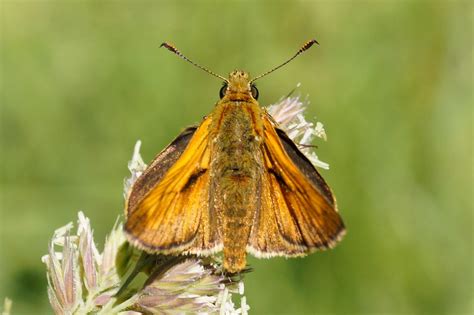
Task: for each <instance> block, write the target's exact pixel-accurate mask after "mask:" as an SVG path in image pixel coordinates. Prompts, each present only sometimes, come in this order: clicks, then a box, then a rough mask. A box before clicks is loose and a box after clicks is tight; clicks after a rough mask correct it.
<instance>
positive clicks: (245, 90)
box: [219, 70, 258, 101]
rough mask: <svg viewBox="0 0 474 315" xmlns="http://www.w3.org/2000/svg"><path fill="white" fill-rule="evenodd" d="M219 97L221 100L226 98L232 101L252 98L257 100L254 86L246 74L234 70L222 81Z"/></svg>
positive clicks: (256, 91)
mask: <svg viewBox="0 0 474 315" xmlns="http://www.w3.org/2000/svg"><path fill="white" fill-rule="evenodd" d="M219 95H220V98H221V99H222V98H224V97H227V98H229V99H230V100H233V101H236V100H248V99H252V98H253V99H255V100H256V99H257V98H258V90H257V88H256V87H255V84H253V83H251V81H250V76H249V74H248V73H247V72H245V71H241V70H234V71H232V72H231V73H230V74H229V79H228V80H226V81H224V84H223V86H222V88H221V90H220V92H219Z"/></svg>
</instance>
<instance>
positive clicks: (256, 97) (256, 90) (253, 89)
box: [250, 84, 258, 100]
mask: <svg viewBox="0 0 474 315" xmlns="http://www.w3.org/2000/svg"><path fill="white" fill-rule="evenodd" d="M250 91H251V92H252V97H253V98H254V99H256V100H258V89H257V87H256V86H255V85H254V84H252V85H251V86H250Z"/></svg>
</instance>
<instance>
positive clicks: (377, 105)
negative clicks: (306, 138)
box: [0, 0, 474, 314]
mask: <svg viewBox="0 0 474 315" xmlns="http://www.w3.org/2000/svg"><path fill="white" fill-rule="evenodd" d="M472 14H473V6H472V4H471V3H470V2H461V1H436V2H430V1H419V2H418V1H388V0H387V1H337V2H336V1H334V2H330V1H322V2H316V1H229V2H223V1H201V2H195V1H183V2H180V3H178V1H176V2H174V1H169V2H165V1H125V0H122V1H90V2H89V1H5V0H4V1H2V2H1V17H0V19H1V21H0V23H1V33H0V40H1V47H0V50H1V51H0V52H1V68H0V74H1V187H0V189H1V218H0V229H1V232H0V233H1V234H0V242H1V243H0V248H1V253H0V264H1V266H0V299H3V297H5V296H8V297H10V298H12V299H13V301H14V305H13V311H14V313H15V314H48V313H50V312H51V311H50V308H49V305H48V301H47V295H46V279H45V269H44V266H43V265H42V263H41V262H40V258H41V256H42V255H43V254H45V253H46V251H47V245H48V239H49V238H50V237H51V235H52V233H53V231H54V229H55V228H57V227H59V226H62V225H64V224H65V223H67V222H69V221H72V220H75V219H76V213H77V211H78V210H84V211H85V213H86V214H87V215H88V216H89V217H90V218H91V220H92V224H93V226H94V227H95V236H96V240H97V241H98V242H99V243H100V244H101V243H102V242H103V240H104V236H105V234H106V232H107V231H108V230H110V228H111V227H112V225H113V224H114V221H115V220H116V218H117V216H118V215H119V214H121V213H122V211H123V197H122V184H123V178H124V177H126V176H127V175H128V170H127V161H128V160H129V159H130V157H131V153H132V149H133V146H134V143H135V141H136V140H137V139H141V140H142V141H143V146H142V154H143V156H144V159H145V160H146V161H149V160H151V159H152V158H153V156H154V155H155V154H156V153H158V152H159V151H160V150H161V149H162V148H163V147H164V146H165V145H166V144H167V143H169V142H170V141H171V140H172V139H173V138H174V137H175V136H176V135H177V134H178V133H179V132H180V130H182V129H183V128H184V127H185V126H188V125H191V124H195V123H198V122H199V121H200V119H201V118H202V117H203V116H204V115H206V114H207V113H209V112H210V111H211V110H212V109H213V106H214V104H215V102H216V101H217V99H218V91H219V88H220V85H221V83H220V82H219V81H218V80H216V79H215V78H213V77H211V76H208V75H206V74H205V73H203V72H201V71H198V70H197V69H195V68H193V67H192V66H191V65H189V64H187V63H185V62H183V61H182V60H180V59H179V58H176V56H173V55H172V54H170V53H169V52H167V51H166V50H164V49H161V50H160V49H158V47H159V44H160V43H161V42H162V41H164V40H167V41H171V42H173V43H174V44H176V45H177V46H178V47H179V48H180V49H181V50H182V51H183V52H184V53H185V54H186V55H188V56H189V57H190V58H192V59H193V60H195V61H197V62H199V63H201V64H203V65H206V66H208V67H209V68H211V69H213V70H214V71H216V72H218V73H221V74H226V73H228V72H229V71H231V70H233V69H234V68H243V69H245V70H248V71H250V72H251V73H253V74H259V73H261V72H263V71H266V70H268V69H269V68H270V67H273V66H275V65H277V64H279V63H281V62H282V61H283V60H285V59H286V58H287V57H289V56H290V55H291V54H293V53H294V52H295V51H296V50H297V49H298V48H299V47H300V45H301V44H302V43H304V42H305V41H306V40H308V39H310V38H313V37H315V38H317V39H318V40H319V42H320V43H321V45H320V46H319V47H317V48H313V49H311V50H310V51H308V52H307V53H305V54H304V55H302V56H301V57H299V58H298V59H296V60H295V61H293V62H292V63H291V64H290V65H288V66H286V67H285V68H284V69H281V70H279V71H278V72H275V73H274V74H272V75H271V76H268V77H267V78H265V79H262V80H261V81H260V82H258V85H259V90H260V102H261V104H262V105H266V104H270V103H272V102H274V101H276V100H278V99H279V98H280V97H281V96H283V95H286V94H287V93H288V92H289V91H290V90H291V89H293V88H294V87H295V86H296V84H297V83H298V82H301V83H302V86H301V88H300V89H299V93H301V95H302V96H303V97H305V96H306V95H309V99H310V101H311V105H310V107H309V109H308V114H307V117H308V118H313V117H317V118H318V120H321V121H322V122H323V123H324V124H325V126H326V130H327V133H328V141H327V142H317V143H316V144H317V145H318V149H317V152H318V155H319V157H320V158H321V159H322V160H323V161H327V162H329V163H330V165H331V169H330V170H329V171H325V170H321V173H322V175H323V176H324V177H325V178H326V179H327V181H328V182H329V184H330V185H331V187H332V188H333V190H334V191H335V193H336V196H337V199H338V203H339V207H340V210H341V213H342V215H343V217H344V220H345V222H346V225H347V227H348V234H347V236H346V238H345V239H344V241H343V242H342V243H341V245H340V246H338V247H337V248H336V249H335V250H332V251H328V252H324V253H317V254H314V255H311V256H309V257H307V258H304V259H293V260H286V259H271V260H257V259H253V258H252V259H250V263H251V265H252V267H254V269H255V271H254V272H252V273H251V274H249V275H248V276H247V277H246V296H247V300H248V303H249V304H250V306H251V312H252V313H253V314H278V313H279V314H303V313H306V314H472V312H473V304H474V303H473V269H472V268H473V234H472V229H473V151H472V149H473V129H472V123H473V99H472V86H473V78H472V75H473V72H472V71H473V64H472V62H473V59H472V56H473V34H472V33H473V31H472V30H473V29H472V25H473V24H472V23H473V19H472Z"/></svg>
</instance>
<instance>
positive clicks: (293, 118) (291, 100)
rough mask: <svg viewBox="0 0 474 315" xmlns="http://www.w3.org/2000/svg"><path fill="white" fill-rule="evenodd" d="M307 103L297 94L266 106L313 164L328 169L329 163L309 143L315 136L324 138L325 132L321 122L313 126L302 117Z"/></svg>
mask: <svg viewBox="0 0 474 315" xmlns="http://www.w3.org/2000/svg"><path fill="white" fill-rule="evenodd" d="M298 86H299V85H298ZM308 104H309V102H308V101H307V100H305V101H301V100H300V97H299V96H291V95H290V96H287V97H285V98H282V99H281V100H280V101H278V102H277V103H275V104H272V105H270V106H268V107H267V111H268V113H269V114H270V115H271V116H272V117H273V119H275V121H276V122H277V123H278V125H279V127H280V128H282V129H283V130H284V131H285V132H286V133H287V134H288V136H289V137H290V139H291V140H293V141H294V142H295V143H296V145H297V146H298V147H299V149H300V151H301V152H303V154H304V155H306V157H307V158H308V159H309V160H310V161H311V162H312V163H313V164H314V165H315V166H317V167H320V168H324V169H329V164H328V163H326V162H323V161H321V160H320V159H319V158H318V156H317V155H316V153H315V152H314V150H313V146H312V145H311V143H312V141H313V139H314V137H315V136H316V137H318V138H321V139H323V140H326V132H325V130H324V126H323V124H322V123H321V122H316V126H315V125H314V124H313V123H312V122H308V121H306V119H305V118H304V115H303V113H304V111H305V110H306V107H307V105H308Z"/></svg>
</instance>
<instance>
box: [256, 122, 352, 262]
mask: <svg viewBox="0 0 474 315" xmlns="http://www.w3.org/2000/svg"><path fill="white" fill-rule="evenodd" d="M263 156H264V164H265V171H264V172H263V175H262V176H263V179H262V181H261V183H262V187H261V191H262V192H261V198H260V204H259V205H258V211H257V216H256V218H255V222H254V227H253V229H252V233H251V237H250V240H249V246H248V250H249V251H250V252H251V253H253V254H254V255H256V256H257V257H272V256H300V255H304V254H306V253H308V252H311V251H314V250H317V249H325V248H328V247H333V246H334V245H335V244H336V243H337V241H338V240H339V239H340V238H341V237H342V235H343V234H344V224H343V222H342V219H341V217H340V215H339V213H338V211H337V206H336V201H335V199H334V196H333V195H332V193H331V190H330V189H329V187H328V186H327V184H326V183H325V181H324V180H323V178H322V177H321V175H319V173H318V172H317V170H316V169H315V167H314V166H313V165H312V164H311V162H310V161H309V160H308V159H307V158H306V157H305V156H304V155H303V154H302V153H301V152H300V151H299V150H298V148H297V147H296V145H295V144H294V143H293V141H291V140H290V139H289V138H288V136H287V135H286V134H285V133H284V132H283V131H281V130H278V129H276V128H275V127H274V125H273V123H272V122H271V121H270V118H269V117H265V118H264V145H263Z"/></svg>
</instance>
